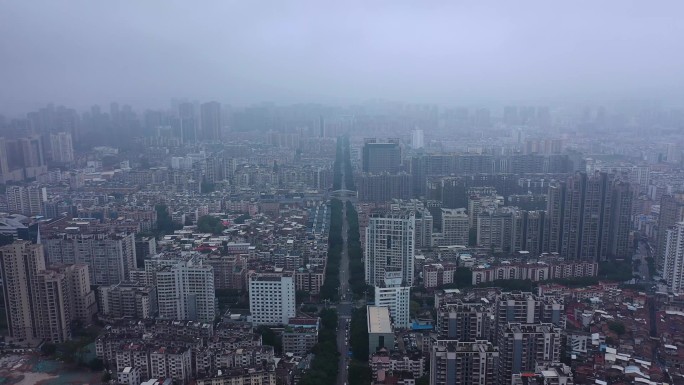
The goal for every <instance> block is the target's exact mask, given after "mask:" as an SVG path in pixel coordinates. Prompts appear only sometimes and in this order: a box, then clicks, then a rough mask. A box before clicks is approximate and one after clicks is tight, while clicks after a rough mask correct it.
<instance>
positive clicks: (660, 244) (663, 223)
mask: <svg viewBox="0 0 684 385" xmlns="http://www.w3.org/2000/svg"><path fill="white" fill-rule="evenodd" d="M681 221H684V192H677V193H673V194H664V195H663V196H662V197H661V198H660V216H659V217H658V240H657V243H656V257H655V262H656V268H657V269H658V270H659V271H663V269H664V268H665V258H666V248H667V232H668V230H669V229H670V228H671V227H672V226H674V225H676V224H677V223H678V222H681Z"/></svg>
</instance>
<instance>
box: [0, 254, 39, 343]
mask: <svg viewBox="0 0 684 385" xmlns="http://www.w3.org/2000/svg"><path fill="white" fill-rule="evenodd" d="M0 262H1V263H2V266H1V267H2V269H1V270H0V272H1V273H2V292H3V294H4V299H5V311H7V325H8V330H9V334H10V337H12V338H14V339H17V340H31V339H35V338H39V337H40V332H39V330H38V329H39V321H38V317H39V315H40V313H39V309H40V307H39V306H38V303H37V301H36V298H37V296H38V274H39V273H40V272H41V271H44V270H45V257H44V256H43V248H42V246H40V245H32V244H31V243H30V242H27V241H21V242H19V241H18V242H14V243H13V244H11V245H7V246H3V247H2V248H0Z"/></svg>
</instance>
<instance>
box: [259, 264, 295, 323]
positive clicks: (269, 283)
mask: <svg viewBox="0 0 684 385" xmlns="http://www.w3.org/2000/svg"><path fill="white" fill-rule="evenodd" d="M295 309H296V306H295V283H294V277H293V276H292V274H291V273H263V274H253V275H252V276H250V277H249V311H250V313H252V324H253V325H254V326H258V325H287V323H288V321H289V320H290V318H293V317H295V315H296V310H295Z"/></svg>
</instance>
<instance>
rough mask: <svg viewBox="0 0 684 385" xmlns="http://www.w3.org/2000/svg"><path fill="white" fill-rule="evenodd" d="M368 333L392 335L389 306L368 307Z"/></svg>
mask: <svg viewBox="0 0 684 385" xmlns="http://www.w3.org/2000/svg"><path fill="white" fill-rule="evenodd" d="M367 322H368V333H376V334H391V333H392V324H391V322H390V312H389V308H388V307H387V306H368V319H367Z"/></svg>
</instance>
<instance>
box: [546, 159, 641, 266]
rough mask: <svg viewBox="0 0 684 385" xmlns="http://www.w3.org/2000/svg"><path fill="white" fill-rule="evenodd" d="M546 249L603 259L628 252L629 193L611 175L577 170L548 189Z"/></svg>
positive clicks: (573, 256) (624, 185) (630, 204)
mask: <svg viewBox="0 0 684 385" xmlns="http://www.w3.org/2000/svg"><path fill="white" fill-rule="evenodd" d="M547 202H548V203H547V204H548V209H547V225H546V226H547V231H545V233H546V235H545V236H546V237H547V239H546V240H545V241H544V244H545V245H547V247H548V248H547V249H546V251H549V252H559V253H560V255H561V256H562V257H565V258H567V259H574V260H577V259H585V260H594V261H602V260H606V259H607V258H608V257H625V256H627V255H628V254H629V252H630V249H629V242H628V239H629V230H630V228H631V215H630V214H631V206H632V194H631V187H630V185H629V183H627V182H623V181H621V180H619V179H617V178H615V176H614V175H609V174H606V173H601V172H596V173H594V174H592V175H587V174H585V173H576V174H575V175H573V176H571V177H569V178H568V179H567V181H566V182H564V183H560V184H558V185H556V186H553V187H551V188H550V189H549V196H548V200H547Z"/></svg>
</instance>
